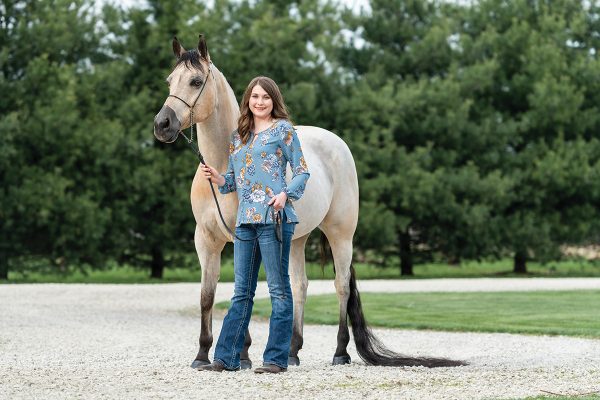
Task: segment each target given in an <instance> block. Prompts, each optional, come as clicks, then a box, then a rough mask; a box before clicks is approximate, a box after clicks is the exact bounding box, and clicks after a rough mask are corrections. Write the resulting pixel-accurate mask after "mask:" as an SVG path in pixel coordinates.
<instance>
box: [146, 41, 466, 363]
mask: <svg viewBox="0 0 600 400" xmlns="http://www.w3.org/2000/svg"><path fill="white" fill-rule="evenodd" d="M172 47H173V53H174V55H175V57H176V59H177V61H176V64H175V67H174V68H173V70H172V72H171V73H170V74H169V76H168V77H167V83H168V85H169V96H168V97H167V99H166V100H165V102H164V104H163V106H162V108H161V110H160V111H159V112H158V114H157V115H156V117H155V119H154V136H155V137H156V139H158V140H159V141H161V142H165V143H172V142H174V141H175V140H176V139H177V138H178V136H179V134H180V133H181V132H182V130H184V129H187V128H193V125H194V124H195V127H196V132H197V141H198V146H199V148H200V149H201V150H202V151H203V153H204V156H205V160H206V163H207V164H209V165H211V166H213V167H215V168H216V169H217V170H219V171H225V169H226V168H227V163H228V156H229V143H230V138H231V133H232V132H233V131H234V130H235V129H236V128H237V120H238V118H239V105H238V103H237V100H236V98H235V95H234V93H233V90H232V88H231V86H230V85H229V84H228V82H227V80H226V78H225V77H224V76H223V74H222V73H221V72H220V71H219V70H218V68H217V67H216V66H215V65H214V64H213V63H212V61H211V59H210V55H209V52H208V47H207V44H206V39H205V38H204V36H203V35H200V37H199V42H198V46H197V48H196V49H193V50H190V51H187V50H185V49H184V48H183V46H182V45H181V44H180V42H179V41H178V40H177V38H176V37H175V38H174V39H173V42H172ZM295 128H296V130H297V132H298V137H299V139H300V142H301V144H302V148H303V152H304V156H305V159H306V162H307V164H308V167H309V170H310V173H311V177H310V180H309V182H308V184H307V186H306V190H305V193H304V196H303V197H302V198H301V199H300V200H299V201H296V202H295V203H294V208H295V210H296V212H297V214H298V218H299V220H300V223H299V224H298V225H297V226H296V229H295V233H294V236H293V238H292V244H291V250H290V262H289V271H290V281H291V286H292V296H293V299H294V323H293V333H292V340H291V348H290V353H289V359H288V363H289V364H290V365H299V364H300V358H299V357H298V352H299V350H300V349H301V348H302V346H303V324H304V304H305V302H306V290H307V287H308V280H307V277H306V271H305V256H304V247H305V244H306V241H307V239H308V236H309V234H310V233H311V231H313V230H314V229H315V228H317V227H318V228H319V229H320V230H321V231H322V232H323V234H324V235H325V237H326V238H327V241H328V242H329V246H330V248H331V253H332V255H333V261H334V269H335V289H336V293H337V297H338V300H339V326H338V333H337V348H336V350H335V353H334V356H333V361H332V364H334V365H338V364H349V363H350V362H351V358H350V355H349V354H348V351H347V346H348V343H349V341H350V333H349V329H348V318H349V319H350V322H351V326H352V332H353V337H354V341H355V344H356V349H357V352H358V354H359V356H360V357H361V358H362V359H363V360H364V361H365V363H366V364H369V365H386V366H426V367H445V366H456V365H463V363H462V362H459V361H453V360H447V359H441V358H423V357H419V358H412V357H406V356H403V355H399V354H396V353H394V352H391V351H390V350H388V349H387V348H385V346H384V345H383V344H382V343H381V342H379V341H378V339H377V338H376V337H375V336H373V333H372V332H371V330H370V329H369V327H368V326H367V323H366V321H365V317H364V315H363V311H362V306H361V302H360V294H359V292H358V290H357V287H356V277H355V272H354V268H353V266H352V252H353V247H352V246H353V244H352V239H353V237H354V233H355V230H356V226H357V222H358V212H359V192H358V190H359V189H358V178H357V174H356V167H355V164H354V159H353V157H352V153H351V152H350V149H349V148H348V146H347V145H346V143H345V142H344V141H343V140H342V139H340V138H339V137H338V136H336V135H335V134H334V133H332V132H330V131H327V130H325V129H321V128H318V127H313V126H297V127H295ZM192 139H193V137H192ZM288 170H289V166H288ZM287 176H288V179H289V177H291V176H292V174H291V172H290V171H288V173H287ZM210 185H211V183H210V182H209V181H207V179H206V178H204V177H203V175H202V173H201V170H200V168H198V169H197V170H196V174H195V176H194V179H193V181H192V187H191V194H190V200H191V203H192V211H193V215H194V218H195V221H196V229H195V234H194V244H195V247H196V251H197V253H198V259H199V262H200V266H201V270H202V277H201V290H200V308H201V326H200V339H199V350H198V353H197V355H196V357H195V359H194V361H193V362H192V365H191V366H192V368H197V367H199V366H201V365H206V364H209V363H210V360H209V357H208V352H209V350H210V348H211V346H212V343H213V334H212V309H213V304H214V294H215V289H216V285H217V281H218V280H219V271H220V265H221V251H222V250H223V247H224V246H225V243H226V242H228V241H232V238H231V236H230V235H229V234H228V231H227V229H226V228H225V227H224V226H223V225H222V223H220V218H219V216H218V210H217V206H216V204H215V201H214V199H213V197H212V196H213V192H212V190H211V187H210ZM216 199H218V202H219V203H220V205H221V209H222V215H223V219H224V221H225V223H226V224H228V226H234V225H235V218H236V212H237V207H238V202H237V197H236V196H235V195H229V196H228V195H221V194H220V193H217V194H216ZM251 343H252V339H251V337H250V333H249V331H248V330H247V331H246V337H245V343H244V348H243V350H242V352H241V353H240V359H241V364H242V365H241V367H242V368H244V369H245V368H251V367H252V362H251V360H250V358H249V356H248V348H249V347H250V345H251Z"/></svg>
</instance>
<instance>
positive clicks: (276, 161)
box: [219, 120, 310, 226]
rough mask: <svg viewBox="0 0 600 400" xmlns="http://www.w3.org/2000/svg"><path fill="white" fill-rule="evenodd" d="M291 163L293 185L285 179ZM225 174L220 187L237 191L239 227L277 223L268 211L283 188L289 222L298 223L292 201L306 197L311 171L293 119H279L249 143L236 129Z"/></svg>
mask: <svg viewBox="0 0 600 400" xmlns="http://www.w3.org/2000/svg"><path fill="white" fill-rule="evenodd" d="M287 162H289V163H290V166H291V168H292V180H291V181H290V183H289V185H288V184H286V181H285V174H286V163H287ZM222 175H223V177H224V178H225V184H224V185H223V186H219V191H220V192H221V193H223V194H226V193H230V192H233V191H237V196H238V200H239V207H238V214H237V220H236V226H240V225H241V224H269V223H273V218H272V216H271V213H270V212H268V213H267V208H268V203H269V201H270V200H271V198H272V197H273V196H275V195H278V194H279V193H281V192H282V191H285V193H286V194H287V196H288V201H287V202H286V205H285V208H284V210H285V215H286V216H287V222H288V223H297V222H298V216H297V215H296V212H295V211H294V207H293V206H292V203H291V201H293V200H298V199H300V197H302V194H303V193H304V188H305V187H306V181H307V180H308V177H309V176H310V174H309V172H308V167H307V166H306V161H304V156H303V154H302V148H301V147H300V141H299V140H298V135H297V133H296V130H295V129H294V127H293V126H292V125H291V124H290V122H289V121H286V120H279V121H277V122H276V123H274V124H273V125H272V126H271V127H270V128H268V129H265V130H264V131H261V132H259V133H258V134H253V135H252V136H251V137H250V138H249V140H248V142H247V143H246V144H243V143H242V139H241V137H240V135H239V133H238V132H237V130H236V131H234V132H233V134H232V138H231V143H230V144H229V165H228V167H227V171H226V172H225V173H224V174H222ZM265 214H266V215H265ZM265 218H266V220H265Z"/></svg>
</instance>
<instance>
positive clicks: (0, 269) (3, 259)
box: [0, 253, 8, 281]
mask: <svg viewBox="0 0 600 400" xmlns="http://www.w3.org/2000/svg"><path fill="white" fill-rule="evenodd" d="M7 280H8V255H7V254H6V253H0V281H7Z"/></svg>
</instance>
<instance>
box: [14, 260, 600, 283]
mask: <svg viewBox="0 0 600 400" xmlns="http://www.w3.org/2000/svg"><path fill="white" fill-rule="evenodd" d="M194 257H195V256H194ZM192 265H194V267H192V268H166V269H165V272H164V278H163V279H162V280H159V279H151V278H150V277H149V271H148V270H143V269H139V268H133V267H128V266H120V267H111V268H105V269H97V270H91V269H83V270H81V271H79V270H78V271H74V272H71V273H69V274H59V273H41V272H29V273H27V274H22V273H19V272H12V271H11V272H9V281H8V282H10V283H46V282H53V283H163V282H200V277H201V273H200V267H199V265H198V264H196V263H195V261H194V262H193V263H192ZM527 267H528V274H525V275H515V274H514V273H512V260H509V259H506V260H500V261H490V262H474V261H472V262H463V263H462V264H461V265H460V266H449V265H447V264H440V263H428V264H422V265H417V266H415V267H414V273H415V275H414V276H412V277H401V276H400V270H399V269H398V268H381V267H378V266H374V265H370V264H360V263H357V264H355V268H356V276H357V278H358V279H399V278H402V279H427V278H480V277H489V278H491V277H514V276H519V277H523V276H525V277H576V276H596V277H600V263H598V262H592V261H577V260H571V261H560V262H551V263H547V264H540V263H534V262H530V263H528V265H527ZM306 269H307V275H308V278H309V279H332V278H333V276H334V274H333V268H332V264H331V263H330V264H328V265H327V266H325V271H322V270H321V266H320V265H319V264H317V263H308V264H307V268H306ZM259 279H261V280H264V279H265V275H264V268H261V270H260V274H259ZM220 281H221V282H233V264H232V261H231V260H225V261H223V264H222V266H221V279H220Z"/></svg>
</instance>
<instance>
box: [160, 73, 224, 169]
mask: <svg viewBox="0 0 600 400" xmlns="http://www.w3.org/2000/svg"><path fill="white" fill-rule="evenodd" d="M211 74H212V62H209V64H208V74H207V75H206V79H205V80H204V83H203V84H202V87H201V88H200V92H199V93H198V96H196V100H194V102H193V103H192V105H191V106H190V105H189V104H188V103H187V101H185V100H184V99H182V98H181V97H179V96H176V95H174V94H170V95H169V96H168V97H175V98H176V99H178V100H180V101H181V102H182V103H183V104H185V105H186V106H187V107H188V108H189V109H190V138H189V139H188V137H187V136H185V133H183V131H179V132H180V133H181V134H182V135H183V137H184V138H185V140H187V142H188V143H189V144H191V143H192V142H193V141H194V107H196V103H197V102H198V99H200V96H202V92H204V88H205V87H206V83H207V82H208V78H209V77H210V75H211ZM213 79H214V75H213ZM199 153H200V150H198V154H199ZM202 163H203V164H204V161H202Z"/></svg>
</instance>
